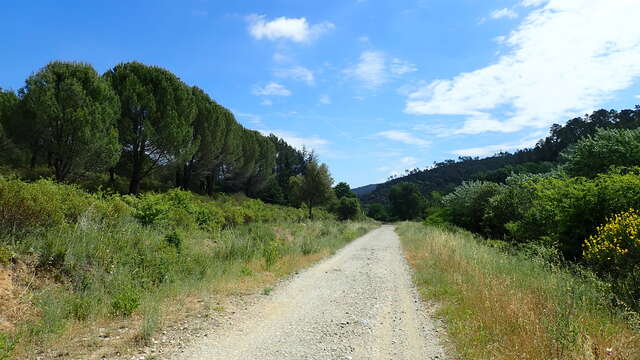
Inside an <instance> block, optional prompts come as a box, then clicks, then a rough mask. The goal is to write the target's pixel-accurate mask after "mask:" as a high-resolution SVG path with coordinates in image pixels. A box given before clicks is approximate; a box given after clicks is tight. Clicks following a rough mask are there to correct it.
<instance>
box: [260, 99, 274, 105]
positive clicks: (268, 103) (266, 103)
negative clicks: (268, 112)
mask: <svg viewBox="0 0 640 360" xmlns="http://www.w3.org/2000/svg"><path fill="white" fill-rule="evenodd" d="M260 105H264V106H271V105H273V101H271V100H269V99H264V100H262V102H261V103H260Z"/></svg>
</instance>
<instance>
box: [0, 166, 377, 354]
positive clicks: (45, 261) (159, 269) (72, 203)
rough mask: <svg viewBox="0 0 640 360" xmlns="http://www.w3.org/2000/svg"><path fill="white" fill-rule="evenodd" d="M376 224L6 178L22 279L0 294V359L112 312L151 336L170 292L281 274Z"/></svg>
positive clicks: (13, 268) (2, 225)
mask: <svg viewBox="0 0 640 360" xmlns="http://www.w3.org/2000/svg"><path fill="white" fill-rule="evenodd" d="M373 226H374V223H372V222H338V221H336V220H335V216H334V215H333V214H331V213H329V212H327V211H325V210H316V211H315V212H314V221H309V220H308V213H307V211H306V210H305V209H296V208H292V207H284V206H279V205H268V204H265V203H263V202H262V201H260V200H253V199H248V198H246V197H242V196H237V195H236V196H230V195H220V196H219V197H218V198H217V199H215V200H212V199H209V198H206V197H201V196H198V195H195V194H192V193H190V192H187V191H182V190H177V189H176V190H171V191H169V192H166V193H145V194H143V195H140V196H132V195H115V194H104V193H93V194H91V193H88V192H86V191H84V190H81V189H79V188H78V187H77V186H74V185H62V184H56V183H55V182H53V181H51V180H40V181H36V182H34V183H25V182H23V181H20V180H17V179H11V178H4V177H0V236H1V237H0V254H1V255H2V256H1V257H0V260H1V261H2V264H0V269H1V270H2V271H3V272H4V273H5V274H8V276H9V277H13V278H14V279H13V280H15V281H13V283H14V284H15V285H16V287H15V288H14V289H13V291H10V292H8V293H7V294H6V295H7V297H6V298H5V297H3V299H2V301H3V303H4V304H3V305H9V304H10V302H12V303H11V305H13V306H3V307H2V310H0V311H2V317H3V318H6V319H8V320H9V322H8V323H6V324H0V325H2V326H3V329H2V330H0V358H7V357H9V356H10V354H12V353H13V354H14V355H16V356H26V357H30V355H29V354H31V355H32V354H33V351H34V349H37V348H42V347H43V346H46V344H47V342H48V341H52V340H55V338H56V336H57V335H58V334H61V333H64V332H65V331H66V330H67V329H70V328H73V327H77V326H78V324H79V323H83V322H84V323H90V322H95V321H103V320H105V319H106V320H108V319H113V320H114V321H115V320H117V319H126V318H129V317H132V316H133V317H141V318H142V321H141V322H140V329H139V332H138V338H137V340H139V341H143V342H144V341H148V340H149V339H150V338H151V336H152V335H153V334H154V333H155V331H156V330H157V327H158V324H159V323H161V319H162V317H163V316H164V315H163V314H162V312H159V311H158V308H160V307H161V306H162V304H163V303H165V302H167V301H170V300H171V299H172V298H175V297H176V296H185V294H189V293H193V292H197V291H202V290H203V289H208V290H214V291H222V290H221V289H225V288H226V289H228V288H233V287H234V286H236V285H235V284H237V283H240V282H243V281H246V279H248V278H251V277H254V276H261V274H264V273H271V274H275V277H274V279H275V278H277V277H279V276H284V275H286V274H288V273H290V272H292V271H295V270H297V269H298V268H299V267H301V266H306V265H308V264H309V262H310V261H315V260H317V259H319V257H321V256H325V255H328V254H330V253H331V252H333V251H335V250H337V249H339V248H340V247H342V246H343V245H344V244H346V243H347V242H348V241H350V240H352V239H354V238H356V237H358V236H360V235H362V234H364V233H365V232H366V231H368V230H369V229H371V228H372V227H373ZM305 258H306V259H307V260H306V261H305ZM3 290H4V289H3ZM256 290H257V289H256ZM3 295H5V294H3Z"/></svg>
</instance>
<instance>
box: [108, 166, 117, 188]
mask: <svg viewBox="0 0 640 360" xmlns="http://www.w3.org/2000/svg"><path fill="white" fill-rule="evenodd" d="M115 182H116V168H114V167H111V168H109V183H111V184H115Z"/></svg>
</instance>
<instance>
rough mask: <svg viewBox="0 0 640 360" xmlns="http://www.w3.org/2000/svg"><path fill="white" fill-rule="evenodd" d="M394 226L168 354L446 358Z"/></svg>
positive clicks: (190, 356) (184, 356)
mask: <svg viewBox="0 0 640 360" xmlns="http://www.w3.org/2000/svg"><path fill="white" fill-rule="evenodd" d="M437 335H438V331H437V329H436V327H435V325H434V322H433V321H432V320H431V319H429V318H428V316H427V315H426V313H425V311H424V309H423V305H422V304H421V302H420V301H419V300H418V295H417V293H416V291H415V289H414V287H413V285H412V283H411V275H410V270H409V268H408V266H407V265H406V263H405V260H404V258H403V257H402V253H401V249H400V242H399V239H398V237H397V235H396V234H395V232H394V229H393V227H392V226H382V227H380V228H378V229H376V230H374V231H372V232H370V233H368V234H367V235H365V236H363V237H361V238H359V239H357V240H355V241H353V242H352V243H351V244H349V245H347V246H346V247H345V248H344V249H342V250H340V251H339V252H338V253H337V254H336V255H334V256H332V257H330V258H328V259H326V260H324V261H322V262H321V263H319V264H317V265H315V266H313V267H311V268H309V269H307V270H305V271H303V272H301V273H300V274H298V275H297V276H295V277H293V278H291V279H290V280H288V281H286V282H283V283H281V284H280V285H279V286H277V287H276V288H275V289H274V290H273V292H272V293H271V294H270V295H269V296H265V297H264V299H263V300H261V301H259V302H258V303H257V304H255V305H254V306H252V307H251V308H249V309H247V310H246V311H243V312H242V313H241V314H238V319H237V320H236V321H233V322H232V323H229V324H228V325H226V326H222V327H218V328H216V329H215V331H214V332H213V333H212V334H211V336H209V337H207V338H206V339H203V340H202V341H201V342H198V343H195V344H194V345H192V346H190V347H189V348H187V349H186V350H185V351H184V352H182V353H179V354H174V355H173V356H170V357H168V358H169V359H175V360H177V359H194V360H195V359H225V360H233V359H444V358H445V356H444V352H443V349H442V346H441V345H440V344H439V341H438V336H437Z"/></svg>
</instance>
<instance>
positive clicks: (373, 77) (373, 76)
mask: <svg viewBox="0 0 640 360" xmlns="http://www.w3.org/2000/svg"><path fill="white" fill-rule="evenodd" d="M346 72H347V73H348V74H350V75H351V76H353V77H355V78H357V79H358V80H360V81H361V82H362V83H363V84H364V86H366V87H369V88H376V87H378V86H380V85H382V84H383V83H384V82H386V81H387V72H386V65H385V56H384V54H383V53H382V52H379V51H365V52H363V53H362V54H360V62H359V63H358V64H357V65H356V66H354V67H352V68H349V69H347V70H346Z"/></svg>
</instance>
